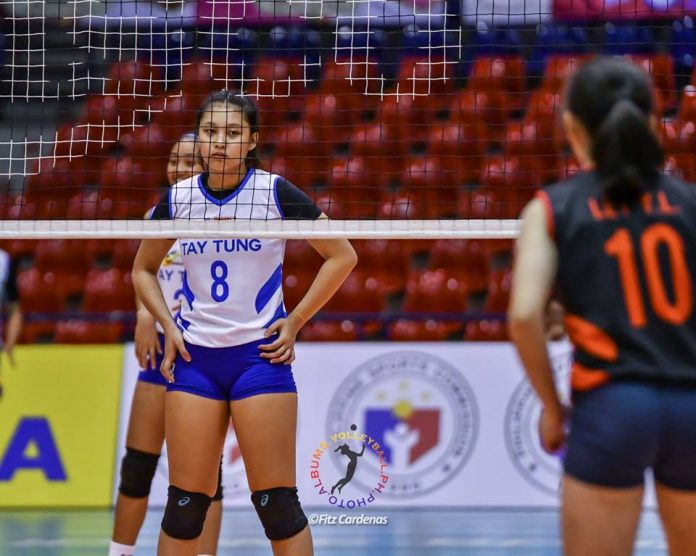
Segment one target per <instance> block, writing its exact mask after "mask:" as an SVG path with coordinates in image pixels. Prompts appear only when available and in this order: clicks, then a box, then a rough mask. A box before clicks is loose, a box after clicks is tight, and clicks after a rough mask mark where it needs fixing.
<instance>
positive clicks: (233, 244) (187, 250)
mask: <svg viewBox="0 0 696 556" xmlns="http://www.w3.org/2000/svg"><path fill="white" fill-rule="evenodd" d="M261 248H262V243H261V240H260V239H255V238H254V239H213V240H205V241H182V242H181V254H182V255H185V256H188V255H204V254H207V253H238V252H248V251H252V252H257V251H260V250H261Z"/></svg>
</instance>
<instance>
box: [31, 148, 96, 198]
mask: <svg viewBox="0 0 696 556" xmlns="http://www.w3.org/2000/svg"><path fill="white" fill-rule="evenodd" d="M83 168H84V165H83V163H82V159H81V158H76V159H73V160H68V159H67V158H56V159H53V158H42V159H41V161H40V163H39V166H38V168H37V169H36V171H37V173H36V174H34V175H29V176H28V177H27V181H26V194H25V198H26V201H27V202H29V203H31V202H35V203H40V202H45V201H46V200H54V201H56V200H63V201H66V202H67V200H68V199H69V198H70V197H72V196H73V195H76V194H77V193H79V192H80V191H81V189H82V187H83V186H84V185H85V184H86V180H85V177H86V176H85V173H84V171H83ZM66 206H67V205H66Z"/></svg>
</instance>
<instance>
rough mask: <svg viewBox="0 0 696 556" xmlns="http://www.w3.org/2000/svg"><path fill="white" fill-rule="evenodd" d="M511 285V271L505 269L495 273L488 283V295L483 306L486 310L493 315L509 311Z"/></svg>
mask: <svg viewBox="0 0 696 556" xmlns="http://www.w3.org/2000/svg"><path fill="white" fill-rule="evenodd" d="M511 284H512V270H511V269H509V268H504V269H500V270H495V271H493V272H492V273H491V277H490V281H489V283H488V294H487V295H486V301H485V303H484V306H483V307H484V309H485V310H486V311H488V312H491V313H504V312H505V311H507V307H508V302H509V300H510V286H511Z"/></svg>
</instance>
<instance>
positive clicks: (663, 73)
mask: <svg viewBox="0 0 696 556" xmlns="http://www.w3.org/2000/svg"><path fill="white" fill-rule="evenodd" d="M628 58H629V59H630V60H631V61H632V62H633V63H635V64H638V65H639V66H640V67H641V68H643V70H644V71H645V72H646V73H648V74H650V76H651V77H652V80H653V83H654V84H655V88H656V89H657V93H658V98H657V101H658V102H657V104H658V105H659V106H660V107H662V108H671V107H673V106H674V105H675V104H676V102H677V85H676V79H675V76H674V60H673V59H672V56H671V55H669V54H667V53H663V54H651V55H649V56H639V55H636V54H633V55H630V56H628ZM656 113H658V114H661V113H662V110H659V111H656Z"/></svg>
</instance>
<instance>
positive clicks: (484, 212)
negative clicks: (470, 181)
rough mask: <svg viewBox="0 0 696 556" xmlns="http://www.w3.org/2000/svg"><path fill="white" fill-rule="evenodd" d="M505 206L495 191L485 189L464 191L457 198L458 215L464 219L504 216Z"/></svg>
mask: <svg viewBox="0 0 696 556" xmlns="http://www.w3.org/2000/svg"><path fill="white" fill-rule="evenodd" d="M503 212H504V211H503V207H502V204H501V203H500V201H498V200H497V199H496V197H495V193H493V192H492V191H489V190H485V189H479V190H474V191H462V192H461V193H460V194H459V199H458V200H457V216H458V217H459V218H464V219H468V220H471V219H481V218H502V217H503Z"/></svg>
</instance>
